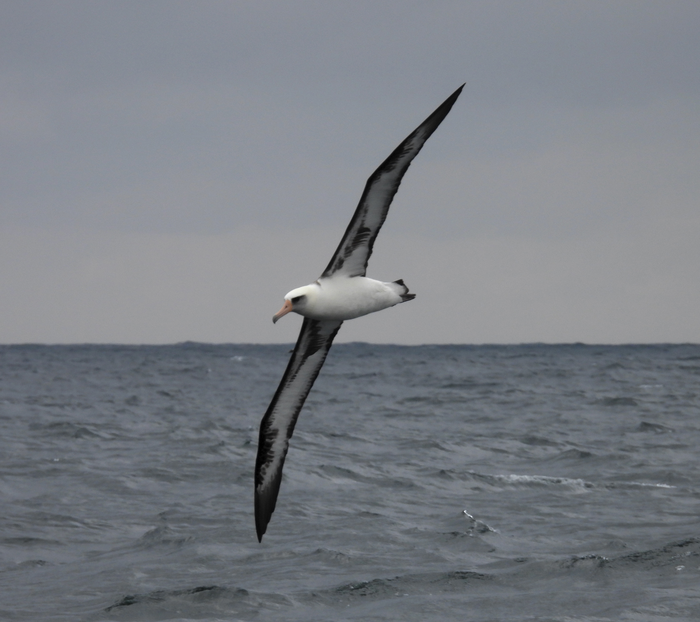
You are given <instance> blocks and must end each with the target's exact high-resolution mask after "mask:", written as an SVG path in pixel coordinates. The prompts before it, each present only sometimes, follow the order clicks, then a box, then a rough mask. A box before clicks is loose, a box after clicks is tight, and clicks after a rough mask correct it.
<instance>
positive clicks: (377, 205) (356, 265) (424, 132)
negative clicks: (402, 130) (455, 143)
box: [321, 85, 464, 277]
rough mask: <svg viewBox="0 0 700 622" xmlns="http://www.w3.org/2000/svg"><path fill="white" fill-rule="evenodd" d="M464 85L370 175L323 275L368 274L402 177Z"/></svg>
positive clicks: (448, 110)
mask: <svg viewBox="0 0 700 622" xmlns="http://www.w3.org/2000/svg"><path fill="white" fill-rule="evenodd" d="M463 88H464V85H462V86H460V87H459V88H458V89H457V90H456V91H455V92H454V93H452V95H450V96H449V97H448V98H447V99H446V100H445V101H444V102H443V103H442V104H441V105H440V106H439V107H438V108H437V109H436V110H435V112H433V113H432V114H431V115H430V116H429V117H428V118H427V119H426V120H425V121H423V123H421V124H420V125H419V126H418V127H417V128H416V129H415V130H414V131H413V132H411V134H410V135H409V136H408V137H407V138H406V139H405V140H404V141H403V142H402V143H401V144H400V145H399V146H398V147H397V148H396V149H394V151H393V153H392V154H391V155H390V156H389V157H388V158H387V159H386V160H384V162H382V164H380V166H379V168H378V169H377V170H376V171H374V173H372V175H370V177H369V179H368V180H367V184H366V185H365V189H364V192H363V193H362V197H361V198H360V202H359V204H358V206H357V209H356V210H355V213H354V215H353V217H352V220H351V221H350V224H349V225H348V228H347V229H346V230H345V234H344V235H343V238H342V239H341V241H340V244H339V245H338V248H337V249H336V251H335V253H334V254H333V257H332V259H331V261H330V263H329V264H328V266H327V267H326V269H325V270H324V271H323V274H322V275H321V276H322V277H328V276H330V275H332V274H335V273H337V272H339V273H341V274H344V275H345V276H365V272H366V271H367V262H368V261H369V258H370V256H371V255H372V248H373V247H374V241H375V239H376V238H377V234H378V233H379V230H380V229H381V227H382V225H383V224H384V221H385V220H386V216H387V214H388V213H389V206H390V205H391V201H392V200H393V198H394V195H395V194H396V191H397V190H398V189H399V185H400V184H401V179H402V178H403V176H404V174H405V173H406V171H407V170H408V167H409V165H410V164H411V161H412V160H413V158H415V157H416V156H417V155H418V153H419V152H420V150H421V148H422V147H423V145H424V144H425V141H426V140H428V138H430V136H431V134H432V133H433V132H434V131H435V130H436V129H437V127H438V126H439V125H440V123H442V120H443V119H444V118H445V117H446V116H447V114H448V113H449V112H450V109H451V108H452V105H453V104H454V103H455V101H457V98H458V97H459V94H460V93H461V92H462V89H463Z"/></svg>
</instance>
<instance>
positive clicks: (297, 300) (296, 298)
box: [292, 296, 304, 304]
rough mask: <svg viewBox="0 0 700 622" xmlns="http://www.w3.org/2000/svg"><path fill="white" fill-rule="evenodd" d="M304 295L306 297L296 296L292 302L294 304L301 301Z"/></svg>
mask: <svg viewBox="0 0 700 622" xmlns="http://www.w3.org/2000/svg"><path fill="white" fill-rule="evenodd" d="M303 297H304V296H294V298H292V303H293V304H296V303H297V302H299V301H300V300H301V299H302V298H303Z"/></svg>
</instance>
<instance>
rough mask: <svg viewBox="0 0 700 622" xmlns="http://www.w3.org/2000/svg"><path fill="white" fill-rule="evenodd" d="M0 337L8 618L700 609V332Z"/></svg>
mask: <svg viewBox="0 0 700 622" xmlns="http://www.w3.org/2000/svg"><path fill="white" fill-rule="evenodd" d="M289 348H290V346H289V345H286V346H282V345H279V346H251V345H201V344H180V345H175V346H162V347H155V346H141V347H124V346H92V345H81V346H0V506H1V507H2V511H1V512H0V619H1V620H3V621H5V620H7V621H15V620H21V621H31V622H37V621H43V620H52V621H53V620H56V621H71V622H73V621H76V620H80V621H89V622H94V621H98V620H125V621H130V620H141V621H154V620H178V621H184V620H227V621H229V620H261V621H267V620H270V621H283V620H284V621H316V620H318V621H321V620H334V621H338V620H397V621H398V620H401V621H404V620H406V621H411V620H415V621H429V620H474V621H486V620H489V621H491V620H519V621H521V620H551V621H554V620H556V621H565V620H566V621H573V620H581V621H582V620H590V621H596V622H599V621H602V620H639V621H656V620H670V619H673V620H693V621H697V620H700V520H699V512H700V452H699V451H698V448H699V447H700V346H698V345H653V346H643V345H642V346H584V345H561V346H546V345H523V346H478V347H477V346H420V347H399V346H375V345H367V344H348V345H338V346H335V347H334V348H333V349H332V351H331V353H330V355H329V357H328V361H327V363H326V366H325V368H324V370H323V371H322V372H321V375H320V377H319V379H318V381H317V383H316V387H315V388H314V390H313V391H312V394H311V396H310V398H309V400H308V402H307V405H306V407H305V409H304V411H302V414H301V417H300V418H299V422H298V425H297V429H296V432H295V435H294V438H293V439H292V448H291V450H290V452H289V455H288V457H287V464H286V467H285V478H284V481H283V484H282V490H281V494H280V498H279V501H278V505H277V510H276V512H275V514H274V515H273V518H272V522H271V523H270V527H269V529H268V532H267V534H266V536H265V538H264V540H263V543H262V544H258V542H257V540H256V537H255V528H254V522H253V490H252V486H253V481H252V477H253V474H252V471H253V464H254V461H255V451H256V443H257V429H258V424H259V420H260V418H261V416H262V414H263V412H264V411H265V408H266V407H267V404H268V401H269V400H270V398H271V396H272V394H273V392H274V390H275V389H276V387H277V383H278V381H279V379H280V377H281V374H282V372H283V370H284V367H285V365H286V363H287V357H288V354H287V352H288V350H289Z"/></svg>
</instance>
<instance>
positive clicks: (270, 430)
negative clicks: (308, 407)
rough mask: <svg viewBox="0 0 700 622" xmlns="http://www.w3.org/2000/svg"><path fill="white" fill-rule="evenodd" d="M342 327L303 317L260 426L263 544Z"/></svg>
mask: <svg viewBox="0 0 700 622" xmlns="http://www.w3.org/2000/svg"><path fill="white" fill-rule="evenodd" d="M341 324H342V322H341V321H319V320H310V319H308V318H304V323H303V324H302V327H301V332H300V333H299V339H297V344H296V346H295V347H294V351H293V352H292V356H291V358H290V359H289V364H288V365H287V369H286V371H285V372H284V376H282V381H281V382H280V385H279V387H277V392H276V393H275V395H274V397H273V398H272V402H271V403H270V406H269V407H268V409H267V412H266V413H265V416H264V417H263V419H262V422H261V423H260V439H259V441H258V457H257V459H256V461H255V529H256V531H257V534H258V541H262V537H263V534H264V533H265V531H266V530H267V524H268V523H269V522H270V518H271V516H272V513H273V512H274V511H275V504H276V502H277V494H278V493H279V489H280V482H281V481H282V467H283V466H284V459H285V457H286V455H287V449H289V439H290V438H291V436H292V432H294V425H295V424H296V422H297V417H299V412H300V411H301V407H302V406H303V405H304V401H305V400H306V397H307V395H308V394H309V391H310V390H311V387H312V385H313V383H314V381H315V380H316V377H317V376H318V372H319V371H321V367H322V366H323V362H324V361H325V360H326V355H327V354H328V350H330V348H331V345H332V343H333V338H334V337H335V336H336V334H337V332H338V329H339V328H340V325H341Z"/></svg>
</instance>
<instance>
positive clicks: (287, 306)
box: [272, 300, 293, 324]
mask: <svg viewBox="0 0 700 622" xmlns="http://www.w3.org/2000/svg"><path fill="white" fill-rule="evenodd" d="M290 311H293V309H292V301H291V300H285V301H284V306H283V307H282V308H281V309H280V310H279V311H278V312H277V313H275V314H274V315H273V316H272V323H273V324H274V323H276V322H277V320H279V319H280V318H281V317H282V316H283V315H287V313H289V312H290Z"/></svg>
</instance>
